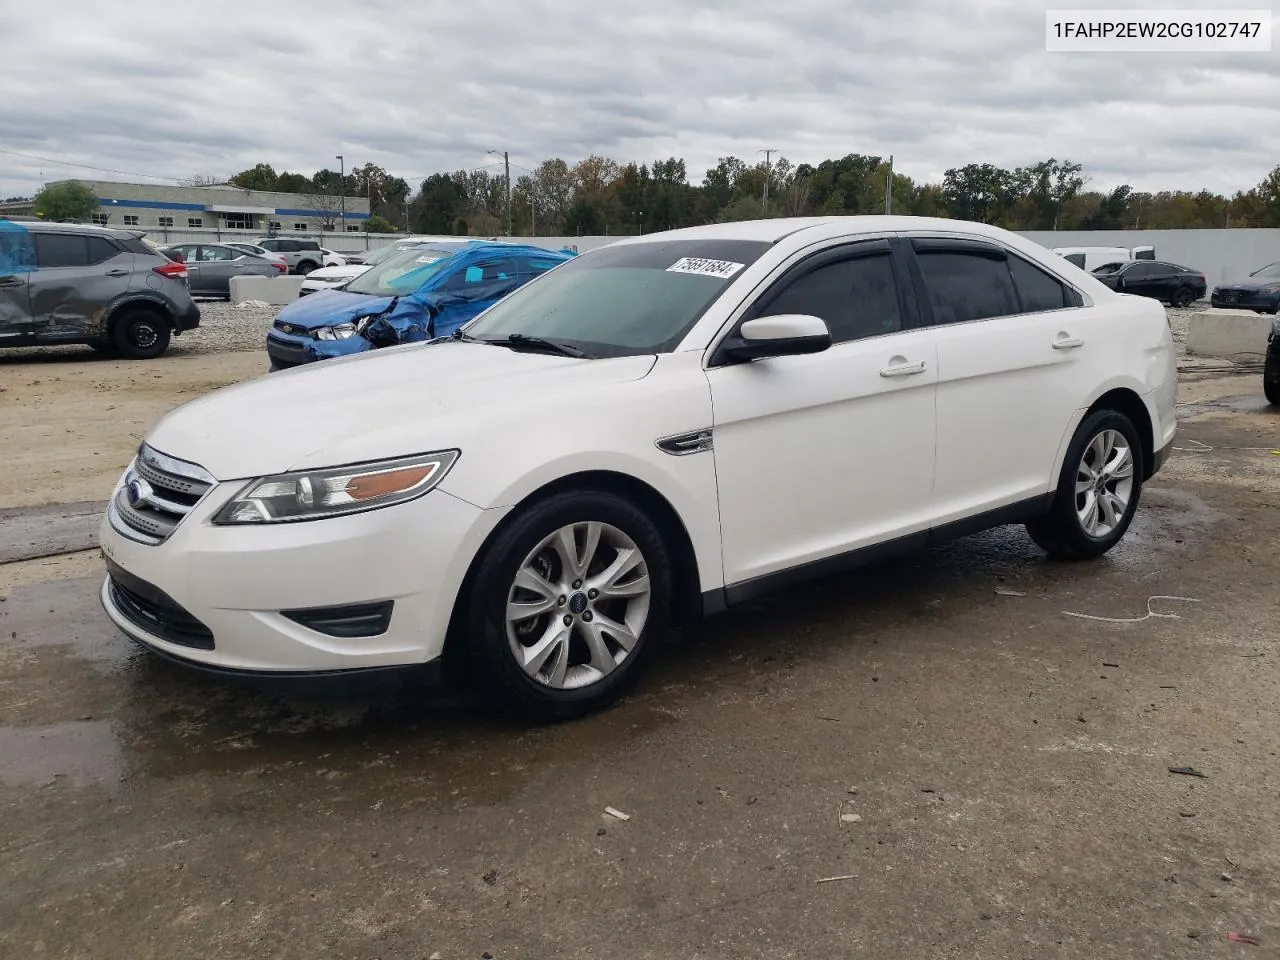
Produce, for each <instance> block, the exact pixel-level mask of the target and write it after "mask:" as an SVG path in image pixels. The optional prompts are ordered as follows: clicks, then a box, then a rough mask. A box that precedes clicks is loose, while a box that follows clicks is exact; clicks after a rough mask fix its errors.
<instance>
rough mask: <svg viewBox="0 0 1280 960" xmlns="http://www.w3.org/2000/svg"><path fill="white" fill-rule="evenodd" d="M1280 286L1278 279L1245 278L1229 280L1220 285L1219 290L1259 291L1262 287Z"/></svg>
mask: <svg viewBox="0 0 1280 960" xmlns="http://www.w3.org/2000/svg"><path fill="white" fill-rule="evenodd" d="M1277 285H1280V279H1276V278H1272V279H1270V280H1266V279H1263V278H1260V277H1245V278H1244V279H1243V280H1231V281H1229V282H1227V283H1223V284H1220V285H1219V286H1218V289H1219V290H1261V289H1262V288H1263V287H1274V286H1277Z"/></svg>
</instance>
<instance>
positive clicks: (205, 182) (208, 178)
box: [178, 173, 227, 187]
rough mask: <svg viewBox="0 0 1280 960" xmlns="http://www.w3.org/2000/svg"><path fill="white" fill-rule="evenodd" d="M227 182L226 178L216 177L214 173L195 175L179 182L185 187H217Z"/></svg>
mask: <svg viewBox="0 0 1280 960" xmlns="http://www.w3.org/2000/svg"><path fill="white" fill-rule="evenodd" d="M226 182H227V181H226V178H225V177H216V176H214V175H213V174H212V173H193V174H192V175H191V176H189V177H187V179H185V180H179V181H178V183H179V184H180V185H181V186H184V187H216V186H218V185H219V184H222V183H226Z"/></svg>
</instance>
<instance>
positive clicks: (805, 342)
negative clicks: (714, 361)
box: [721, 313, 831, 361]
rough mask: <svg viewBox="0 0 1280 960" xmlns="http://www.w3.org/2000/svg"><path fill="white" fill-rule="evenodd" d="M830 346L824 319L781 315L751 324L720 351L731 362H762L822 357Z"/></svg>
mask: <svg viewBox="0 0 1280 960" xmlns="http://www.w3.org/2000/svg"><path fill="white" fill-rule="evenodd" d="M829 346H831V331H830V330H829V329H828V328H827V322H826V321H825V320H823V319H822V318H821V317H812V316H809V315H807V314H803V313H780V314H776V315H774V316H771V317H757V318H756V319H755V320H748V321H747V322H746V323H744V324H743V325H742V326H741V327H739V328H738V335H737V336H736V337H731V338H730V339H729V340H728V341H726V343H725V345H724V347H722V348H721V350H722V354H723V355H724V356H725V357H726V358H728V359H729V360H734V361H745V360H760V359H763V358H765V357H793V356H797V355H799V354H805V353H821V352H822V351H823V350H826V349H827V348H828V347H829Z"/></svg>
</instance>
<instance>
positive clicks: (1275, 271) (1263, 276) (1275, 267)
mask: <svg viewBox="0 0 1280 960" xmlns="http://www.w3.org/2000/svg"><path fill="white" fill-rule="evenodd" d="M1249 276H1251V277H1257V278H1258V279H1259V280H1280V263H1269V264H1267V265H1266V266H1265V267H1263V268H1262V269H1261V270H1255V271H1254V272H1253V273H1251V274H1249Z"/></svg>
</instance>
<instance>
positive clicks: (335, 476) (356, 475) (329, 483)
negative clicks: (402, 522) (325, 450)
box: [213, 450, 460, 525]
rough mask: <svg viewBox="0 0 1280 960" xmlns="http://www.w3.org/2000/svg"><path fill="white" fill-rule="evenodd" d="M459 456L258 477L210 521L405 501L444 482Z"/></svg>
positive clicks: (279, 518) (277, 518) (283, 518)
mask: <svg viewBox="0 0 1280 960" xmlns="http://www.w3.org/2000/svg"><path fill="white" fill-rule="evenodd" d="M459 455H460V451H458V450H444V451H441V452H439V453H428V454H423V455H421V456H416V457H400V458H398V459H396V460H380V461H376V462H374V463H358V464H353V465H351V466H346V467H332V468H330V469H328V470H305V471H299V472H298V473H282V474H278V475H277V476H274V477H261V478H259V479H257V480H254V481H253V482H252V483H250V484H248V485H247V486H246V487H245V488H244V489H243V490H241V491H240V492H239V493H238V494H237V495H236V496H235V498H234V499H233V500H232V501H231V502H230V503H228V504H227V505H226V506H225V507H223V508H222V509H221V510H219V511H218V514H217V516H215V517H214V518H213V522H214V523H215V524H219V525H226V524H235V523H287V522H289V521H294V520H318V519H320V518H322V517H337V516H341V515H343V514H347V513H362V512H364V511H366V510H376V509H378V508H379V507H389V506H391V505H392V504H396V503H404V502H405V501H406V500H413V499H416V498H417V497H420V496H422V495H423V494H424V493H426V492H427V491H428V490H430V489H431V488H432V487H434V486H435V485H436V484H438V483H439V482H440V481H441V480H443V479H444V476H445V474H446V473H448V472H449V468H450V467H452V466H453V465H454V463H455V462H456V461H457V459H458V457H459Z"/></svg>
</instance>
